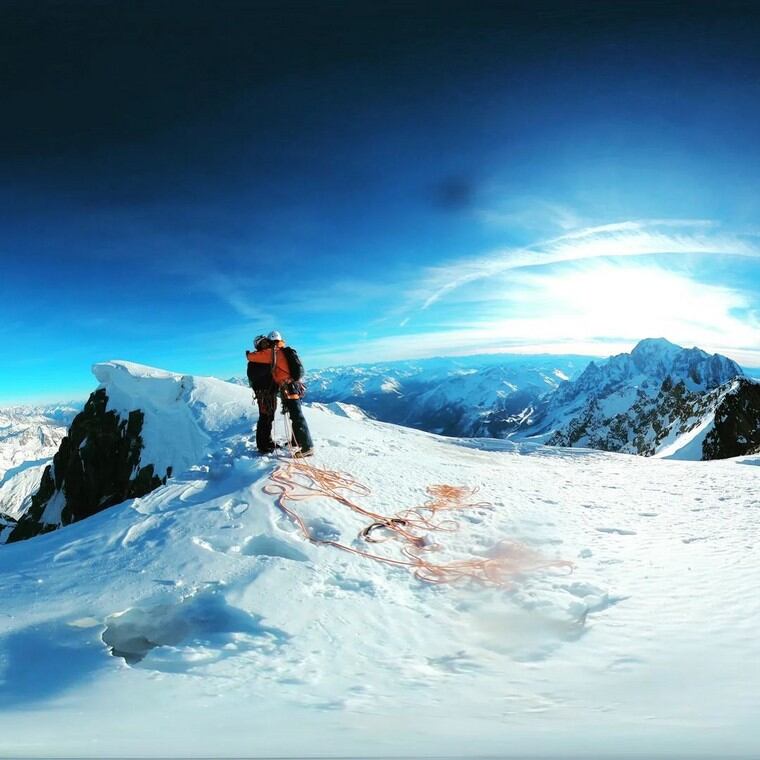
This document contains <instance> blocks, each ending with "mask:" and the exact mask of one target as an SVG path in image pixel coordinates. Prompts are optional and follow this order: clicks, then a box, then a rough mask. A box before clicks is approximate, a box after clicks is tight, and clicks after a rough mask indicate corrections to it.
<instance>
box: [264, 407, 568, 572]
mask: <svg viewBox="0 0 760 760" xmlns="http://www.w3.org/2000/svg"><path fill="white" fill-rule="evenodd" d="M285 432H286V435H287V440H288V442H289V444H288V445H289V446H290V449H291V456H292V454H293V453H294V452H293V449H292V444H291V443H290V441H291V440H292V431H291V430H290V425H289V420H287V419H286V422H285ZM270 479H271V481H272V482H271V483H269V484H267V485H265V486H264V492H265V493H267V494H270V495H273V496H277V505H278V507H279V508H280V509H281V510H282V511H283V512H284V513H285V514H286V515H287V516H288V517H289V518H290V519H291V520H292V521H293V522H294V523H295V524H296V525H297V526H298V528H299V530H300V531H301V534H302V535H303V536H304V538H305V539H306V540H308V541H310V542H311V543H313V544H320V545H327V546H333V547H335V548H336V549H340V550H341V551H345V552H349V553H351V554H357V555H359V556H362V557H366V558H368V559H372V560H375V561H377V562H382V563H384V564H387V565H393V566H396V567H408V568H409V569H410V570H412V571H413V573H414V575H415V577H416V578H418V579H419V580H421V581H425V582H427V583H453V582H455V581H459V580H465V579H472V580H475V581H480V582H482V583H491V584H504V583H506V582H507V581H508V578H510V577H513V576H515V575H518V574H520V573H523V572H526V571H532V570H539V569H547V568H560V567H562V568H569V569H570V571H571V572H572V568H573V564H572V563H571V562H568V561H565V560H547V559H544V558H542V557H541V556H540V555H539V554H538V553H537V552H534V551H533V550H531V549H529V548H528V547H526V546H523V545H522V544H517V543H507V542H502V543H500V544H499V545H497V546H496V547H495V549H494V552H493V555H494V556H491V557H482V558H480V557H472V558H470V559H466V560H456V561H452V562H449V563H437V562H434V561H432V560H430V559H427V558H425V557H424V556H422V555H423V554H426V553H430V552H433V551H436V550H438V549H440V548H441V546H440V544H437V543H428V541H427V539H426V536H425V535H424V533H425V532H430V533H454V532H456V531H457V530H458V529H459V524H458V523H457V521H456V520H454V519H452V518H445V517H444V518H443V519H440V518H439V517H438V514H439V513H441V512H444V513H445V512H451V511H453V510H465V509H475V508H484V507H492V506H493V505H492V504H491V503H490V502H487V501H476V500H474V497H475V494H476V492H477V489H474V488H465V487H462V486H452V485H445V484H440V485H431V486H428V487H427V489H426V490H427V494H428V499H427V500H426V501H425V502H424V503H423V504H422V505H420V506H418V507H413V508H409V509H403V510H401V511H400V512H397V513H395V514H393V515H391V516H387V515H382V514H379V513H377V512H372V511H370V510H368V509H366V508H364V507H362V506H361V505H360V504H357V503H356V502H355V501H354V500H353V499H352V498H351V497H352V496H369V495H370V493H371V491H370V489H369V488H368V487H367V486H365V485H363V484H361V483H359V482H357V481H356V480H354V478H352V477H351V476H350V475H346V474H345V473H341V472H337V471H335V470H326V469H322V468H320V467H315V466H314V465H312V464H309V463H308V462H306V461H305V460H304V459H292V458H291V459H290V460H288V461H287V463H284V464H282V465H280V467H278V468H277V469H276V470H275V471H274V472H273V473H272V475H271V476H270ZM319 497H328V498H330V499H332V500H333V501H336V502H337V503H339V504H342V505H344V506H345V507H347V508H348V509H350V510H351V511H352V512H354V513H356V514H359V515H361V516H362V517H365V518H369V519H370V520H371V521H372V522H371V523H370V524H369V525H368V526H366V527H365V528H364V529H363V530H362V531H360V533H359V537H360V538H362V539H363V540H364V541H365V542H367V543H375V544H379V543H384V542H386V541H388V540H391V539H394V540H397V541H399V542H400V543H401V544H402V546H401V549H400V551H401V555H402V557H403V559H395V558H393V557H386V556H383V555H381V554H376V553H373V552H369V551H364V550H362V549H357V548H354V547H352V546H348V545H346V544H342V543H340V542H339V541H334V540H332V539H322V538H318V537H316V536H315V535H314V534H313V533H312V532H311V531H310V530H309V527H308V526H307V524H306V522H305V521H304V519H303V517H302V516H301V515H300V513H299V512H298V511H297V510H296V509H295V507H294V506H292V505H293V504H295V503H297V502H299V501H304V500H306V499H313V498H319Z"/></svg>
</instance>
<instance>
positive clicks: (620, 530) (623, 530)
mask: <svg viewBox="0 0 760 760" xmlns="http://www.w3.org/2000/svg"><path fill="white" fill-rule="evenodd" d="M596 530H598V531H599V533H616V534H617V535H618V536H635V535H636V531H635V530H628V529H627V528H597V529H596Z"/></svg>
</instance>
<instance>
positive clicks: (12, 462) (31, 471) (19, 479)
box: [0, 404, 78, 536]
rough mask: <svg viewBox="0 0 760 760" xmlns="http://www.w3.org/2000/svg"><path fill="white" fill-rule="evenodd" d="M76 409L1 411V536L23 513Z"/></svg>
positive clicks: (39, 407) (42, 408)
mask: <svg viewBox="0 0 760 760" xmlns="http://www.w3.org/2000/svg"><path fill="white" fill-rule="evenodd" d="M77 411H78V408H77V407H76V406H75V405H73V404H63V405H49V406H15V407H8V408H4V409H0V536H1V535H2V533H3V526H5V525H8V520H7V518H8V517H12V518H15V517H17V516H18V515H19V514H21V513H22V512H23V511H24V510H25V508H26V507H25V504H24V502H25V500H27V498H28V497H29V496H30V494H31V493H32V492H33V491H34V490H35V489H36V488H37V486H38V485H39V482H40V478H41V477H42V473H43V471H44V469H45V466H46V464H47V463H48V461H49V460H50V458H51V457H52V456H53V455H54V454H55V452H56V451H57V450H58V447H59V445H60V443H61V441H62V440H63V438H64V436H65V435H66V430H67V427H68V425H69V424H70V423H71V420H72V419H73V418H74V415H75V414H76V413H77Z"/></svg>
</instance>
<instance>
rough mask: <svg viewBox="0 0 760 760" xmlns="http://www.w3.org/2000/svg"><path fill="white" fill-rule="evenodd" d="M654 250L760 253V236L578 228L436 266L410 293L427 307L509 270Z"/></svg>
mask: <svg viewBox="0 0 760 760" xmlns="http://www.w3.org/2000/svg"><path fill="white" fill-rule="evenodd" d="M653 254H671V255H685V254H692V255H693V254H697V255H706V254H712V255H714V254H722V255H731V256H745V257H760V247H759V246H758V241H757V238H756V236H749V235H746V236H738V235H734V234H726V233H723V232H721V231H720V229H719V228H717V226H716V225H713V224H712V223H710V222H709V221H706V220H662V219H659V220H658V219H655V220H641V221H625V222H618V223H614V224H607V225H603V226H598V227H589V228H585V229H582V230H574V231H572V232H569V233H566V234H564V235H561V236H559V237H556V238H553V239H550V240H547V241H544V242H542V243H539V244H536V245H533V246H527V247H522V248H514V249H506V250H501V251H496V252H494V253H491V254H488V255H486V256H482V257H480V258H477V259H469V260H464V261H459V262H454V263H452V264H450V265H448V266H443V267H436V268H432V269H430V270H428V273H427V278H426V283H425V285H424V286H423V287H422V288H421V289H419V290H417V291H416V293H414V294H412V298H413V301H416V303H417V308H418V309H419V310H421V311H425V310H427V309H429V308H430V307H431V306H433V304H435V303H437V302H438V301H441V300H442V299H445V298H446V297H447V296H448V295H449V294H450V293H452V292H454V291H455V290H458V289H459V288H461V287H463V286H465V285H468V284H470V283H473V282H477V281H478V280H483V279H486V278H488V277H493V276H494V275H496V274H499V273H501V272H505V271H508V270H512V269H522V268H528V267H538V266H546V265H549V264H557V263H564V262H572V261H581V260H585V259H593V258H621V257H637V256H649V255H653Z"/></svg>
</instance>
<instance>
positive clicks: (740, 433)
mask: <svg viewBox="0 0 760 760" xmlns="http://www.w3.org/2000/svg"><path fill="white" fill-rule="evenodd" d="M757 453H760V383H757V382H754V381H752V380H749V379H747V378H741V379H740V380H738V381H737V383H736V385H735V387H734V388H733V389H732V390H731V391H730V392H729V393H727V394H726V395H725V396H724V397H723V399H722V400H721V402H720V404H719V405H718V407H717V409H716V410H715V421H714V424H713V429H712V430H711V431H710V432H709V433H708V435H707V436H706V437H705V440H704V442H703V444H702V458H703V459H726V458H728V457H738V456H743V455H745V454H757Z"/></svg>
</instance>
